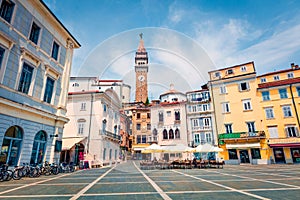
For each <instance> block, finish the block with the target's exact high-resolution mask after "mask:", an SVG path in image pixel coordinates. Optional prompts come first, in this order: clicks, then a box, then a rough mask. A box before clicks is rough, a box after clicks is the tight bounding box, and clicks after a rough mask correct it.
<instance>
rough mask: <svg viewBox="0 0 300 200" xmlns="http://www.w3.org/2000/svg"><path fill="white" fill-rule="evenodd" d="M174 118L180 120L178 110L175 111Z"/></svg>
mask: <svg viewBox="0 0 300 200" xmlns="http://www.w3.org/2000/svg"><path fill="white" fill-rule="evenodd" d="M175 120H180V112H179V111H175Z"/></svg>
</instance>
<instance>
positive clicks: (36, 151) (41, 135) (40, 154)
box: [30, 131, 47, 164]
mask: <svg viewBox="0 0 300 200" xmlns="http://www.w3.org/2000/svg"><path fill="white" fill-rule="evenodd" d="M46 144H47V134H46V132H45V131H39V132H38V133H37V134H36V135H35V137H34V142H33V146H32V153H31V159H30V164H41V163H42V162H43V160H44V155H45V150H46Z"/></svg>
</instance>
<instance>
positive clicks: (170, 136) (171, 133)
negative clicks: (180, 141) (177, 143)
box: [169, 129, 174, 140]
mask: <svg viewBox="0 0 300 200" xmlns="http://www.w3.org/2000/svg"><path fill="white" fill-rule="evenodd" d="M170 139H174V131H173V129H170V130H169V140H170Z"/></svg>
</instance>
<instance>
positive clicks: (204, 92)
mask: <svg viewBox="0 0 300 200" xmlns="http://www.w3.org/2000/svg"><path fill="white" fill-rule="evenodd" d="M186 95H187V105H186V106H187V109H186V110H187V127H188V132H189V133H190V135H191V138H190V139H191V140H190V141H189V142H190V145H191V146H193V147H196V146H198V145H199V144H205V143H209V144H212V145H217V142H218V140H217V134H215V130H214V127H215V126H213V124H214V121H215V120H214V119H215V118H214V114H213V113H214V112H213V105H212V103H211V98H210V92H209V90H208V88H207V87H206V86H205V85H204V86H203V88H202V89H201V90H195V91H190V92H187V93H186Z"/></svg>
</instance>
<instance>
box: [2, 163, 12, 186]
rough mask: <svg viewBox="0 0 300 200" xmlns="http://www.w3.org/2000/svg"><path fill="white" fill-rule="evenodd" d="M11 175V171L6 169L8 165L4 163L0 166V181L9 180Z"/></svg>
mask: <svg viewBox="0 0 300 200" xmlns="http://www.w3.org/2000/svg"><path fill="white" fill-rule="evenodd" d="M12 177H13V171H12V170H9V169H8V165H7V164H4V165H2V166H1V167H0V181H1V182H2V181H9V180H11V179H12Z"/></svg>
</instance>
